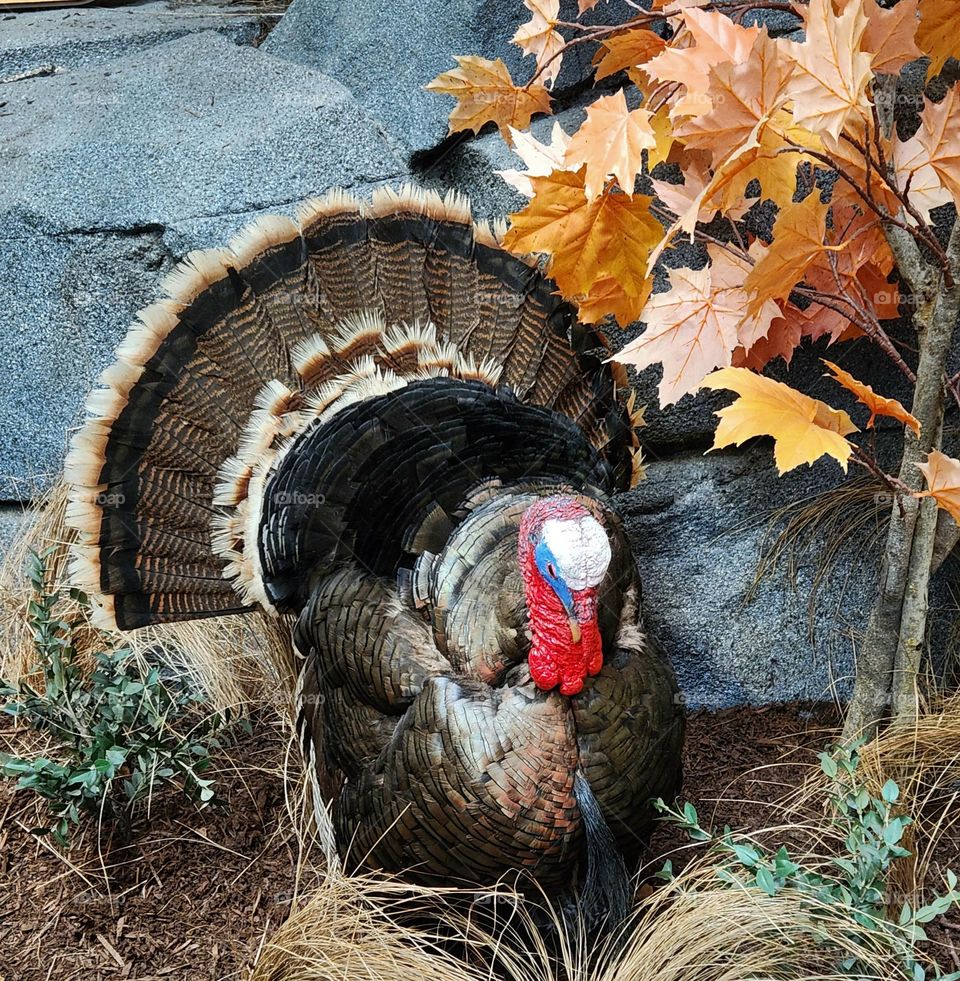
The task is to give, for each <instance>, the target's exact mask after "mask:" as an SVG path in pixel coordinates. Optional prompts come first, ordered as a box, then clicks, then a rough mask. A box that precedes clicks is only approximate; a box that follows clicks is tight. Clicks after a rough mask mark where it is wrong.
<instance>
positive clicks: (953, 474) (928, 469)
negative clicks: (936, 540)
mask: <svg viewBox="0 0 960 981" xmlns="http://www.w3.org/2000/svg"><path fill="white" fill-rule="evenodd" d="M917 469H918V470H919V471H920V472H921V473H922V474H923V476H924V477H925V478H926V481H927V488H928V489H927V490H925V491H920V492H919V493H918V494H917V495H916V496H917V497H932V498H933V499H934V500H935V501H936V502H937V507H938V508H943V510H944V511H946V512H947V513H948V514H949V515H950V517H951V518H953V520H954V521H955V522H957V524H960V460H954V458H953V457H952V456H947V455H946V454H945V453H941V452H940V451H939V450H931V451H930V455H929V456H928V457H927V462H926V463H918V464H917Z"/></svg>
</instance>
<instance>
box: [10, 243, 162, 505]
mask: <svg viewBox="0 0 960 981" xmlns="http://www.w3.org/2000/svg"><path fill="white" fill-rule="evenodd" d="M170 264H171V260H170V257H169V256H168V255H167V253H166V250H165V249H164V248H163V244H162V240H161V235H160V232H159V230H155V231H153V232H142V233H137V234H126V235H124V234H112V235H59V236H46V235H33V236H30V237H26V238H17V239H13V238H6V239H4V240H3V241H0V282H2V283H3V284H4V289H3V301H4V302H3V304H2V305H0V339H2V341H0V374H2V377H3V378H4V379H5V380H6V391H5V393H4V397H3V398H2V399H0V499H2V500H8V501H9V500H22V501H29V500H30V499H31V498H33V497H35V496H36V495H37V494H38V493H39V492H40V491H42V490H44V489H46V487H47V486H49V484H50V483H51V481H52V480H53V478H54V477H55V476H56V474H57V473H58V472H59V470H60V467H61V465H62V462H63V453H64V449H65V446H66V441H67V431H68V429H69V427H70V426H71V425H72V424H73V423H74V422H75V421H76V420H77V417H78V414H79V410H80V407H81V405H82V404H83V399H84V396H85V395H86V392H87V390H88V389H89V388H90V387H91V386H92V384H93V382H94V380H95V378H96V376H97V374H98V373H99V371H101V370H102V369H103V368H104V367H106V365H107V364H109V362H110V361H111V360H112V351H113V349H114V347H115V346H116V344H117V342H118V341H119V340H120V338H121V337H122V336H123V333H124V331H125V330H126V327H127V325H128V324H129V323H130V322H131V320H132V319H133V315H134V313H135V312H136V310H137V309H138V308H139V307H141V306H144V305H145V304H146V303H148V302H150V301H151V300H152V299H153V298H154V294H155V291H156V285H157V280H158V279H159V277H160V276H161V275H162V273H163V272H164V271H165V270H166V268H167V267H168V266H169V265H170Z"/></svg>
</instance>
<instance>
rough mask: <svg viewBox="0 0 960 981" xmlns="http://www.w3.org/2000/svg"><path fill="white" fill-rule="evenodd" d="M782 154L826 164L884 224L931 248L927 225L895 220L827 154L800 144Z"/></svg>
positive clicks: (781, 151) (780, 151) (784, 148)
mask: <svg viewBox="0 0 960 981" xmlns="http://www.w3.org/2000/svg"><path fill="white" fill-rule="evenodd" d="M845 138H846V137H845ZM850 141H851V143H852V145H854V146H855V147H856V148H857V149H858V150H860V151H861V152H863V148H862V146H861V145H860V143H859V142H857V141H856V140H853V139H852V138H850ZM781 153H803V154H806V155H807V156H808V157H813V159H814V160H819V161H820V162H821V163H822V164H825V165H826V166H827V167H829V168H830V170H832V171H834V172H835V173H836V174H837V175H838V176H839V177H841V178H842V179H843V180H845V181H846V182H847V183H848V184H849V185H850V186H851V187H852V188H853V189H854V191H855V192H856V193H857V194H858V195H859V196H860V197H861V198H862V199H863V201H864V203H865V204H866V205H867V206H868V207H869V208H870V210H871V211H873V212H874V213H875V214H876V215H877V217H878V218H879V219H880V220H881V222H883V223H884V224H891V225H895V226H896V227H898V228H902V229H903V230H904V231H905V232H908V233H909V234H910V235H912V236H913V237H914V238H916V239H917V240H918V241H922V242H923V243H924V245H926V246H928V247H931V243H930V242H928V241H927V239H926V237H925V236H924V234H923V232H924V231H925V230H926V231H929V229H928V228H927V226H926V224H924V223H922V221H921V226H920V227H919V228H914V227H913V226H911V225H909V224H907V222H905V221H901V220H900V219H899V218H895V217H894V216H893V215H891V214H890V212H889V211H887V210H886V209H885V208H881V207H880V205H878V204H877V203H876V201H874V200H873V195H872V194H871V193H868V192H869V188H868V190H867V191H866V192H865V191H864V189H863V188H862V187H861V186H860V184H859V183H858V182H857V181H856V179H855V178H853V177H851V176H850V175H849V174H848V173H847V172H846V171H845V170H844V169H843V167H841V166H840V165H839V164H838V163H837V162H836V161H835V160H834V159H833V158H832V157H830V156H828V155H827V154H825V153H820V151H819V150H810V149H808V148H807V147H805V146H801V145H800V144H799V143H790V145H789V146H785V147H781V148H780V149H779V150H778V151H777V154H778V155H779V154H781ZM894 191H895V193H896V194H897V197H898V199H899V198H900V191H899V189H896V188H894ZM931 234H932V233H931ZM933 239H934V242H936V249H935V250H933V251H937V252H940V253H941V254H942V253H943V249H942V248H941V247H940V243H939V242H937V241H936V236H935V235H934V236H933Z"/></svg>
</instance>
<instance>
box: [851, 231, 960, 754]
mask: <svg viewBox="0 0 960 981" xmlns="http://www.w3.org/2000/svg"><path fill="white" fill-rule="evenodd" d="M890 231H891V232H892V234H891V235H890V245H891V247H892V248H893V251H894V255H895V256H896V257H897V260H898V266H899V268H900V271H901V273H902V274H903V277H904V279H905V280H906V281H907V282H908V283H910V285H911V288H912V289H913V291H914V297H915V300H916V301H917V303H918V307H917V311H916V313H915V315H914V324H915V326H916V328H917V334H918V337H919V341H920V360H919V363H918V365H917V381H916V387H915V390H914V398H913V406H912V412H913V415H914V416H916V418H917V419H918V420H919V422H920V427H921V428H920V436H919V438H918V437H916V436H914V435H913V433H912V431H909V430H908V431H907V433H906V435H905V438H904V446H903V459H902V460H901V463H900V473H899V477H900V480H901V481H903V483H904V484H905V485H906V486H907V487H908V488H909V489H910V490H912V491H919V490H920V489H921V487H922V485H923V477H922V474H921V473H920V471H919V470H918V469H917V466H916V465H917V464H918V463H922V462H923V460H924V459H926V456H927V454H928V453H929V452H930V450H931V449H933V448H934V447H935V446H936V445H937V443H938V440H939V433H940V427H941V424H942V420H943V402H944V370H945V366H946V363H947V356H948V354H949V352H950V344H951V341H952V339H953V333H954V327H955V325H956V322H957V314H958V310H960V289H958V288H957V287H956V286H954V287H953V288H951V289H949V290H948V289H946V288H945V287H944V284H943V279H942V277H939V282H938V283H936V285H935V287H934V289H933V290H931V288H930V287H931V279H932V276H931V270H930V267H929V265H928V264H927V263H926V262H925V261H924V260H923V258H922V257H921V256H920V254H919V252H918V251H917V249H916V246H915V244H914V243H913V242H909V243H908V242H906V241H905V240H904V238H903V236H902V235H900V234H899V233H900V232H901V230H900V229H896V228H894V229H890ZM958 252H960V220H958V221H957V222H955V224H954V228H953V231H952V233H951V236H950V244H949V246H948V249H947V254H948V256H949V257H950V260H951V262H952V264H953V266H954V267H956V266H957V254H958ZM926 510H927V508H925V511H926ZM919 514H920V504H919V501H918V500H917V499H916V498H914V497H910V496H906V495H905V496H903V497H901V498H899V499H898V500H895V501H894V502H893V504H892V506H891V514H890V526H889V528H888V531H887V540H886V546H885V549H884V555H883V563H882V567H881V573H880V592H879V595H878V596H877V600H876V602H875V604H874V606H873V609H872V610H871V612H870V618H869V620H868V621H867V630H866V633H865V635H864V638H863V645H862V648H861V651H860V655H859V657H858V658H857V679H856V684H855V686H854V691H853V698H852V699H851V701H850V706H849V708H848V711H847V718H846V722H845V725H844V729H843V738H844V740H845V741H846V742H851V741H853V740H854V739H856V738H858V737H861V736H864V737H866V738H871V737H872V736H873V735H875V734H876V731H877V729H878V727H879V724H880V720H881V719H882V717H883V714H884V712H885V711H886V709H887V706H888V705H889V704H890V701H891V692H894V693H895V694H896V695H897V701H898V708H899V707H902V708H903V710H904V711H905V712H907V711H912V710H910V709H908V708H907V705H908V702H910V701H913V700H914V699H915V687H916V672H915V670H914V667H913V666H914V665H916V666H917V667H918V666H919V665H918V659H919V653H920V652H919V650H914V649H913V643H914V638H917V637H918V638H919V640H918V641H917V643H919V644H922V640H923V635H924V631H925V629H926V608H927V587H928V584H929V578H930V566H931V564H932V561H933V549H934V540H935V532H936V517H935V516H932V517H931V519H925V520H924V521H923V522H922V523H921V524H920V528H919V540H916V541H915V539H916V537H917V532H918V516H919ZM915 547H916V549H917V555H916V557H915V558H914V557H913V551H914V548H915ZM908 583H909V584H910V589H911V595H910V597H909V599H908V598H907V587H908ZM905 607H906V608H905ZM905 612H906V614H907V615H906V616H904V614H905ZM898 651H900V654H901V657H900V659H899V660H898ZM895 667H898V668H899V678H898V682H899V683H898V685H897V688H896V689H894V688H893V674H894V668H895ZM901 690H902V691H903V695H902V697H901V696H900V695H899V693H900V692H901Z"/></svg>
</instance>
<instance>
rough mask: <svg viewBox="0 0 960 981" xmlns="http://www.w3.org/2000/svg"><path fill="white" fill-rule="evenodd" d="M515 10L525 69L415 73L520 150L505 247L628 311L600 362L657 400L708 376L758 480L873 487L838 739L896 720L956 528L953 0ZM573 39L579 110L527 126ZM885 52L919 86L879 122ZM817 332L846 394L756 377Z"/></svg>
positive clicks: (884, 101) (958, 101)
mask: <svg viewBox="0 0 960 981" xmlns="http://www.w3.org/2000/svg"><path fill="white" fill-rule="evenodd" d="M523 4H524V6H525V7H526V8H527V10H528V11H529V14H530V19H529V20H528V21H526V22H525V23H523V24H522V25H521V26H520V28H519V30H518V31H517V32H516V35H515V36H514V37H513V39H512V40H513V41H514V43H515V44H517V45H518V46H519V47H520V49H521V50H522V51H523V52H524V53H525V54H526V55H528V56H529V57H530V58H531V59H532V61H533V62H535V65H534V64H532V63H531V68H530V72H529V77H528V78H526V79H525V80H522V81H521V80H515V79H513V78H511V77H510V74H509V73H508V71H507V69H506V68H505V67H504V65H503V63H502V62H499V61H498V62H490V61H487V60H485V59H483V58H477V57H461V58H458V59H457V61H458V63H459V68H458V69H456V70H454V71H451V72H446V73H444V74H443V75H441V76H440V77H439V78H437V79H436V80H435V81H433V82H432V83H430V85H429V86H428V87H429V88H431V89H433V90H436V91H439V92H442V93H445V94H447V95H452V96H454V98H455V99H456V107H455V108H454V110H453V112H452V113H451V116H450V129H451V132H456V131H459V130H463V129H472V130H473V131H474V132H476V131H477V130H478V129H479V128H480V127H482V126H484V125H485V124H487V123H494V124H496V125H497V126H498V127H499V128H500V131H501V132H502V134H503V136H504V138H505V140H506V141H507V142H508V143H509V144H510V145H511V146H512V147H513V149H514V151H515V153H516V154H517V156H518V158H519V160H520V162H521V163H522V165H523V166H522V167H521V166H517V167H516V168H512V169H509V170H506V171H503V172H501V174H502V176H503V178H504V179H505V180H506V181H508V182H509V183H510V184H511V185H513V186H514V187H515V188H516V189H517V190H518V191H519V192H520V193H521V194H523V195H525V196H526V197H527V198H528V199H529V203H528V204H527V206H526V207H525V208H523V209H522V210H521V211H519V212H518V213H516V214H514V215H511V216H510V223H509V228H508V229H507V231H506V233H505V236H504V239H503V242H504V245H505V246H506V248H508V249H510V250H511V251H513V252H515V253H517V254H533V255H539V256H542V257H543V258H544V261H545V263H546V267H547V269H548V271H549V274H550V275H551V276H552V277H553V279H554V280H555V281H556V284H557V287H558V290H559V291H560V292H561V293H562V294H563V295H564V296H565V297H566V298H567V299H568V300H570V301H571V302H573V303H575V304H576V306H577V309H578V311H579V316H580V318H581V320H583V321H585V322H589V323H598V322H601V321H604V320H611V319H612V320H615V321H616V322H617V323H619V324H620V325H621V326H622V327H626V326H627V325H632V324H635V323H639V324H640V327H641V331H640V333H639V334H638V335H636V336H635V338H634V339H633V340H631V341H630V342H629V343H627V344H626V345H625V346H624V347H623V348H622V349H621V350H620V351H619V352H618V353H617V354H616V355H615V358H616V359H617V360H619V361H622V362H624V363H626V364H628V365H633V366H634V367H635V368H637V369H644V368H647V367H649V366H651V365H656V366H659V368H660V369H661V370H662V380H661V382H660V389H659V397H660V402H661V404H663V405H669V404H670V403H674V402H677V401H679V400H680V399H682V398H685V397H688V396H691V395H693V394H694V393H696V392H697V391H698V390H700V389H704V388H705V389H719V390H723V391H725V392H728V393H732V396H733V401H732V403H731V404H728V405H727V406H726V407H724V408H722V409H721V410H720V411H719V412H718V416H719V422H718V425H717V430H716V436H715V439H714V447H713V448H714V449H721V448H723V447H726V446H731V445H739V444H741V443H743V442H744V441H746V440H750V439H753V438H755V437H761V438H762V437H772V441H773V443H772V445H773V452H774V460H775V463H776V465H777V468H778V470H779V471H780V473H785V472H787V471H789V470H792V469H794V468H795V467H799V466H801V465H804V464H808V465H809V464H813V463H814V462H816V461H818V460H821V459H823V460H825V461H835V462H836V463H837V464H839V465H840V466H841V467H842V468H843V471H844V472H847V470H848V468H849V467H850V465H851V464H853V465H856V466H859V467H862V468H865V469H867V470H868V471H870V473H871V474H872V476H873V478H874V479H875V480H877V481H879V482H880V483H881V484H882V485H883V486H884V488H885V491H886V492H887V493H888V494H889V496H890V500H891V502H892V503H891V507H890V510H889V512H888V514H889V521H888V525H887V532H886V540H885V545H884V550H883V557H882V559H883V560H882V567H881V570H880V576H879V581H878V585H879V589H878V591H877V595H876V598H875V600H874V603H873V606H872V608H871V610H870V612H869V616H868V617H867V618H866V624H865V629H864V633H863V636H862V640H861V643H860V646H859V649H858V655H857V675H856V683H855V687H854V692H853V698H852V699H851V702H850V704H849V706H848V712H847V717H846V724H845V736H846V737H847V738H849V739H854V738H856V737H857V736H859V735H870V734H871V733H874V732H876V731H877V728H878V727H879V725H880V724H881V722H882V720H883V719H884V718H885V717H886V716H887V714H888V713H889V712H891V711H892V714H893V716H894V717H895V718H896V719H897V720H899V721H901V722H909V721H910V720H912V719H915V718H916V714H917V706H918V703H919V698H920V694H919V692H920V685H919V678H920V677H921V671H920V664H921V654H922V651H923V645H924V637H925V630H926V617H927V595H928V586H929V581H930V577H931V575H932V573H933V570H934V569H935V568H936V567H937V565H938V563H939V562H940V561H942V559H943V556H944V555H946V554H947V553H948V552H949V551H950V549H951V548H952V547H953V545H954V544H956V543H957V541H958V540H960V460H957V459H955V458H954V457H953V456H951V455H950V454H949V453H948V452H946V451H945V448H944V446H943V441H944V439H945V438H946V439H948V440H951V441H952V440H953V438H954V437H953V432H952V430H951V427H950V426H949V425H946V426H945V424H944V419H945V411H946V408H947V403H948V402H952V403H956V404H957V405H960V373H957V374H951V372H952V371H956V368H957V365H956V363H955V362H956V360H957V359H956V357H954V354H953V352H954V351H955V348H956V345H955V344H954V337H955V334H956V324H957V320H958V317H960V222H957V221H956V220H954V219H955V211H951V209H950V208H948V207H945V206H948V205H955V204H956V203H957V202H958V201H960V95H958V94H957V93H958V87H957V86H956V85H954V86H953V87H951V85H950V80H951V78H953V77H955V76H956V61H953V59H955V58H957V57H958V56H960V30H958V27H957V25H958V24H960V0H884V5H881V3H878V2H877V0H797V2H795V3H792V4H791V3H788V2H784V0H642V2H640V3H637V2H633V0H626V4H625V5H626V7H627V8H630V9H631V10H632V11H634V12H633V13H632V14H631V16H630V17H629V19H628V20H627V21H626V22H621V23H608V24H602V23H601V24H600V26H597V23H598V22H597V21H596V20H595V18H597V17H599V18H600V20H602V15H603V12H604V8H605V7H606V6H607V3H606V0H579V3H578V7H579V16H577V15H576V14H574V13H573V12H572V9H571V7H569V6H567V5H565V6H564V8H563V9H564V16H565V17H566V18H567V19H561V7H560V0H523ZM619 9H620V10H623V9H624V5H623V4H621V5H620V6H619ZM568 11H569V12H568ZM587 11H593V13H591V15H590V18H589V19H590V21H591V23H590V24H587V23H585V22H584V18H583V15H584V14H585V13H586V12H587ZM769 14H775V17H776V21H772V20H771V19H770V17H769V16H768V15H769ZM774 23H776V24H777V29H775V30H774V29H773V28H772V27H771V29H768V28H767V27H766V26H761V25H765V24H774ZM781 35H782V36H781ZM788 35H792V36H788ZM584 44H591V45H593V48H594V51H595V53H594V56H593V65H594V80H595V89H596V91H595V97H594V99H593V101H592V102H591V103H590V104H589V105H588V106H587V109H586V118H585V119H584V120H583V121H582V122H581V123H580V124H579V125H578V126H576V127H571V126H570V125H569V124H567V129H564V127H562V126H561V125H560V124H559V123H557V124H555V125H554V126H553V129H552V132H551V133H550V135H549V139H546V140H542V139H537V138H535V137H534V136H533V135H532V134H531V133H530V132H528V131H527V129H528V126H529V124H530V121H531V118H532V116H533V115H536V114H540V113H550V112H552V111H554V110H555V109H560V108H562V93H559V96H558V95H557V93H555V91H554V88H555V86H556V83H557V79H558V78H559V75H560V68H561V65H562V63H563V60H564V58H565V57H567V54H568V52H569V51H570V50H571V49H573V48H575V47H576V46H578V45H584ZM581 50H582V49H581ZM951 63H952V64H951ZM907 66H910V67H909V69H908V70H909V72H910V73H911V74H912V76H913V77H914V78H916V77H917V76H920V77H921V78H922V77H923V76H924V73H925V75H926V80H927V83H928V85H927V88H926V92H925V93H924V95H922V96H917V97H916V99H915V100H914V101H911V99H912V97H911V96H910V95H909V93H907V97H906V100H905V102H906V103H908V104H909V105H908V106H907V112H906V113H905V114H904V113H897V115H896V117H895V113H894V109H895V107H896V106H897V105H898V102H897V100H898V96H899V93H900V91H901V90H900V89H899V88H898V86H900V85H901V83H902V81H903V78H902V77H903V76H905V74H906V72H905V71H904V69H905V68H906V67H907ZM945 67H949V71H946V72H943V70H944V69H945ZM941 72H943V74H941ZM938 75H939V76H940V77H939V78H935V77H936V76H938ZM903 91H906V89H904V90H903ZM567 118H569V117H567ZM937 209H941V210H940V211H937ZM935 212H936V216H937V218H938V219H939V224H938V223H937V222H935V221H934V213H935ZM761 215H762V216H764V218H763V220H761V219H760V216H761ZM771 216H775V217H774V220H773V221H772V227H771V222H770V217H771ZM951 221H952V228H951ZM751 231H752V233H751ZM684 241H687V242H699V243H700V250H699V252H700V254H701V255H702V256H703V257H704V259H703V262H702V266H701V267H700V268H677V267H678V266H681V265H682V262H681V263H678V262H674V261H665V262H663V263H662V264H660V265H659V266H658V262H659V260H660V259H661V257H663V256H665V254H666V253H668V252H669V250H671V249H673V248H675V247H676V246H678V245H679V244H681V243H682V242H684ZM688 254H689V253H688ZM667 258H669V255H668V256H667ZM688 264H689V263H688ZM694 265H696V263H694ZM655 270H658V271H659V274H658V280H659V287H658V289H657V290H656V291H655V290H654V288H653V286H654V279H655V276H654V273H655ZM665 285H666V286H667V288H666V289H664V288H663V287H664V286H665ZM893 321H899V323H898V324H897V325H896V326H897V330H896V331H893V330H892V327H893V324H892V322H893ZM910 327H912V328H913V332H912V333H911V332H910V330H909V328H910ZM853 339H860V340H861V344H864V343H867V344H873V345H876V347H877V348H878V349H879V350H880V351H882V352H883V355H884V356H886V357H887V358H888V359H889V361H890V362H891V363H892V364H893V365H895V367H896V369H897V370H898V371H899V372H900V373H901V374H902V376H903V377H904V379H905V380H906V383H907V387H908V388H909V389H910V390H911V391H912V397H911V400H910V406H909V407H907V406H905V405H903V404H902V403H901V402H899V401H898V400H897V399H895V398H891V397H890V395H891V394H892V393H884V392H883V391H878V390H876V389H875V387H874V385H872V384H870V380H869V379H867V380H866V381H864V380H861V379H860V378H857V377H855V375H854V374H851V372H850V371H849V370H847V369H848V368H849V367H850V366H851V365H850V362H851V360H852V359H851V358H850V357H846V356H844V355H843V354H842V347H843V345H844V344H845V343H846V342H848V341H851V340H853ZM817 341H819V342H820V348H821V353H822V349H823V348H824V347H828V346H830V347H835V348H836V351H837V353H836V354H833V352H832V351H831V352H830V353H831V355H832V360H825V361H824V367H825V374H826V375H827V377H828V378H831V379H832V380H833V382H835V383H836V386H837V387H836V392H837V394H838V395H841V392H842V390H843V389H845V390H846V393H849V395H852V396H853V397H854V398H855V399H856V400H857V403H859V405H858V407H857V408H856V409H854V410H853V411H852V412H851V413H850V414H848V413H847V412H846V411H843V410H841V409H839V408H837V407H835V406H832V405H829V404H828V403H827V402H824V401H822V400H819V399H816V398H812V397H811V396H810V395H807V394H806V393H804V392H801V391H797V390H796V389H795V388H793V387H791V385H789V384H786V383H784V382H783V381H778V380H774V379H773V378H771V377H768V375H766V374H764V372H765V370H766V369H767V368H768V366H769V365H771V363H772V362H774V361H777V360H780V361H782V362H785V363H786V365H788V366H789V364H790V362H791V359H792V357H793V355H794V352H795V351H796V349H797V348H798V347H799V346H801V345H803V344H806V343H811V342H817ZM836 362H845V363H846V365H847V367H846V368H841V367H840V366H839V364H837V363H836ZM780 373H781V374H782V371H781V372H780ZM787 377H788V378H789V377H790V375H789V373H788V374H787ZM878 387H882V386H878ZM827 388H828V389H829V386H827ZM844 397H845V398H847V397H848V396H846V395H844ZM878 417H882V418H884V419H885V420H892V421H893V423H894V426H891V425H890V423H889V422H887V423H886V428H887V429H888V431H890V432H892V433H894V434H896V432H897V430H896V428H895V427H896V426H899V427H901V428H900V430H899V431H900V432H901V433H902V436H903V440H902V444H901V446H902V453H901V460H900V463H899V466H898V467H897V468H895V472H887V470H886V469H885V468H884V466H883V465H881V463H880V461H879V460H878V459H877V457H876V453H875V440H874V434H873V432H872V430H874V428H875V426H876V420H877V419H878ZM945 433H946V434H947V436H945V435H944V434H945ZM887 445H889V440H888V441H887ZM947 449H949V447H948V448H947ZM953 452H956V450H955V449H954V450H953ZM886 466H889V464H886ZM948 516H949V517H948ZM941 519H942V520H941ZM944 530H945V531H946V534H941V532H942V531H944Z"/></svg>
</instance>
